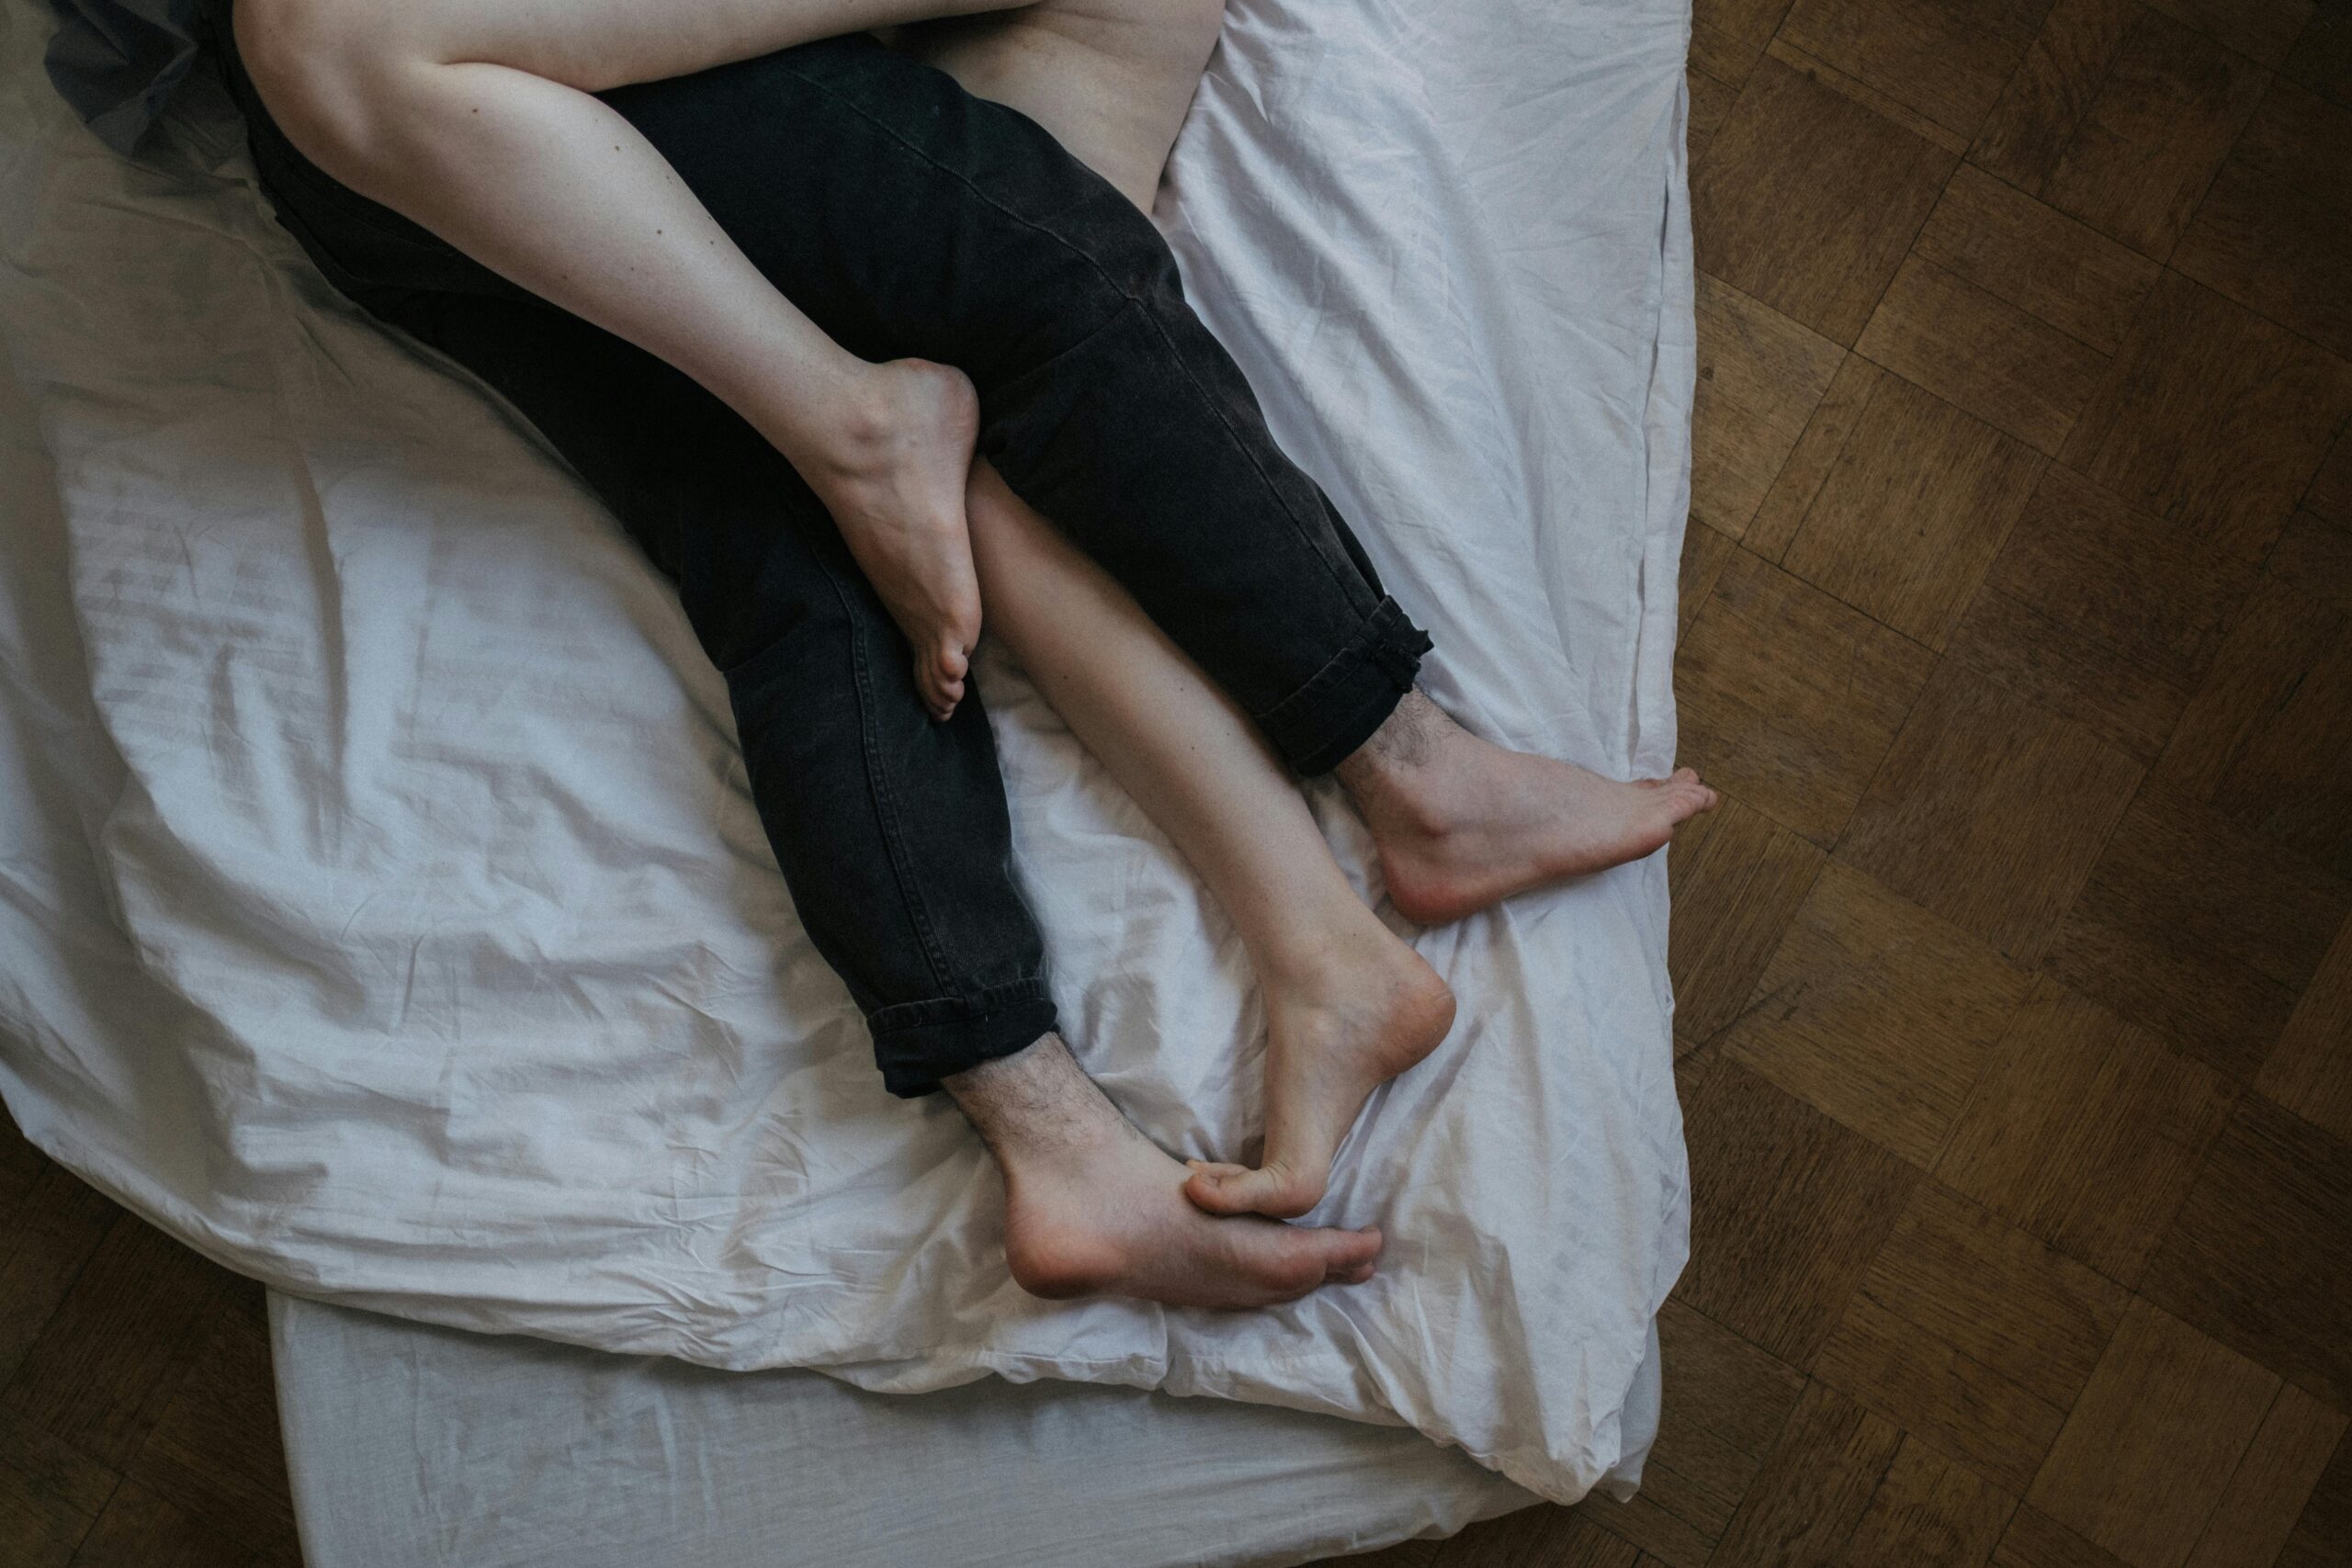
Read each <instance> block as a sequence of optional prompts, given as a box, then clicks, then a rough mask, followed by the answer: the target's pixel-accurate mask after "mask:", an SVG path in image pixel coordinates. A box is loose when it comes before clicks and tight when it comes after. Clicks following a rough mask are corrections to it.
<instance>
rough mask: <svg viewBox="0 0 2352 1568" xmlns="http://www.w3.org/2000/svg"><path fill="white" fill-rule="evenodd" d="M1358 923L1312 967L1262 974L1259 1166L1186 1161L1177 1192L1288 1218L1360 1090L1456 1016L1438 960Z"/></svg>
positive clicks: (1220, 1207) (1315, 1189)
mask: <svg viewBox="0 0 2352 1568" xmlns="http://www.w3.org/2000/svg"><path fill="white" fill-rule="evenodd" d="M1368 913H1369V911H1367V914H1368ZM1365 924H1366V926H1367V927H1368V928H1369V929H1368V930H1367V931H1365V932H1363V934H1362V935H1359V936H1356V937H1354V938H1353V939H1351V940H1350V941H1348V942H1346V943H1345V944H1344V945H1345V946H1346V948H1347V951H1345V952H1335V953H1331V954H1330V955H1329V959H1328V961H1327V962H1326V963H1324V964H1321V965H1319V966H1318V968H1317V971H1316V972H1313V973H1309V974H1306V975H1304V976H1297V977H1293V978H1286V979H1281V980H1276V979H1271V978H1270V979H1269V980H1268V982H1267V985H1266V1019H1267V1032H1266V1144H1265V1149H1264V1152H1263V1155H1262V1157H1261V1163H1260V1165H1259V1167H1258V1168H1257V1169H1255V1170H1252V1169H1250V1168H1249V1167H1247V1166H1239V1165H1226V1164H1221V1163H1216V1162H1212V1161H1205V1160H1194V1161H1192V1162H1190V1163H1191V1165H1192V1167H1193V1175H1192V1178H1191V1179H1189V1180H1188V1181H1186V1182H1185V1183H1184V1195H1185V1196H1186V1197H1188V1198H1190V1199H1191V1200H1192V1201H1193V1202H1195V1203H1198V1204H1199V1205H1200V1206H1201V1207H1202V1208H1204V1209H1205V1210H1207V1211H1208V1212H1209V1213H1213V1214H1239V1213H1251V1212H1255V1213H1261V1214H1272V1215H1275V1216H1277V1217H1279V1218H1283V1219H1288V1218H1290V1217H1292V1216H1294V1215H1297V1214H1303V1213H1306V1211H1307V1210H1309V1209H1312V1208H1313V1207H1315V1205H1316V1204H1317V1203H1318V1202H1320V1201H1322V1199H1323V1190H1324V1188H1325V1187H1326V1186H1327V1185H1328V1184H1329V1181H1330V1178H1331V1160H1332V1158H1333V1156H1336V1155H1338V1153H1339V1152H1340V1142H1341V1141H1342V1140H1344V1139H1345V1138H1346V1137H1347V1135H1348V1129H1349V1128H1350V1127H1351V1126H1353V1125H1354V1124H1355V1120H1356V1115H1357V1113H1358V1112H1359V1111H1362V1110H1363V1102H1364V1100H1366V1099H1368V1098H1369V1097H1370V1096H1371V1094H1372V1091H1373V1090H1374V1089H1377V1088H1378V1087H1379V1086H1380V1085H1382V1084H1384V1083H1385V1082H1387V1081H1388V1080H1389V1079H1390V1078H1393V1077H1396V1076H1397V1074H1399V1073H1401V1072H1404V1071H1405V1070H1406V1069H1407V1068H1408V1067H1410V1066H1413V1065H1414V1064H1415V1063H1417V1062H1419V1061H1420V1059H1421V1058H1422V1057H1424V1056H1426V1055H1429V1054H1430V1052H1432V1051H1434V1050H1436V1049H1437V1047H1438V1043H1439V1042H1440V1041H1442V1040H1443V1039H1444V1038H1445V1034H1446V1031H1447V1030H1449V1029H1451V1028H1453V992H1452V991H1450V990H1448V989H1446V986H1445V982H1444V981H1443V980H1442V979H1440V978H1439V977H1438V974H1437V971H1436V970H1434V969H1432V968H1430V966H1429V964H1427V963H1425V962H1424V961H1423V960H1422V958H1421V955H1420V954H1419V953H1415V952H1414V951H1413V950H1412V949H1411V948H1409V947H1408V946H1406V945H1405V944H1404V943H1403V942H1399V941H1397V938H1396V937H1395V936H1394V935H1392V934H1391V933H1390V932H1389V931H1388V929H1387V928H1386V927H1385V926H1383V925H1381V924H1380V923H1379V921H1377V920H1373V919H1367V921H1366V922H1365Z"/></svg>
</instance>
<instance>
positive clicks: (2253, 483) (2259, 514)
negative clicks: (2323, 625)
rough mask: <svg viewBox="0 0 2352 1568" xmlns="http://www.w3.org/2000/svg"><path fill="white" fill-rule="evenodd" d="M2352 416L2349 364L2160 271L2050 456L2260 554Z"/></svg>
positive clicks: (2178, 520)
mask: <svg viewBox="0 0 2352 1568" xmlns="http://www.w3.org/2000/svg"><path fill="white" fill-rule="evenodd" d="M2346 419H2352V365H2347V364H2346V363H2345V362H2344V361H2343V360H2341V359H2338V358H2337V357H2335V355H2331V354H2329V353H2327V352H2326V351H2325V350H2324V349H2321V348H2317V347H2314V346H2313V345H2312V344H2309V343H2307V342H2305V341H2304V340H2303V339H2301V338H2300V337H2298V336H2296V335H2295V334H2294V333H2290V332H2289V331H2288V330H2287V329H2285V328H2284V327H2280V326H2277V325H2274V324H2273V323H2271V322H2269V321H2264V320H2263V319H2262V318H2261V317H2259V316H2256V314H2255V313H2254V312H2253V311H2251V310H2247V309H2246V308H2245V307H2244V306H2243V305H2240V304H2237V303H2236V302H2235V301H2233V300H2230V299H2224V298H2222V296H2221V295H2219V294H2216V293H2215V292H2213V290H2211V289H2210V288H2206V287H2205V286H2204V285H2202V284H2200V283H2198V282H2196V281H2195V280H2194V279H2191V278H2187V277H2182V276H2179V275H2178V274H2176V273H2166V274H2165V276H2163V278H2162V279H2160V280H2159V281H2158V283H2157V285H2156V287H2155V288H2154V290H2152V291H2151V292H2150V294H2149V296H2148V302H2147V304H2146V305H2145V306H2144V307H2143V309H2142V310H2141V312H2140V315H2139V317H2138V319H2137V320H2136V321H2134V322H2133V325H2132V328H2131V334H2130V335H2129V336H2128V337H2127V338H2126V339H2125V340H2124V344H2123V347H2122V348H2121V350H2120V351H2119V352H2118V353H2117V355H2116V356H2115V359H2114V362H2113V363H2112V364H2110V365H2109V367H2108V372H2107V379H2106V380H2105V381H2104V382H2102V383H2101V384H2100V386H2099V389H2098V391H2096V392H2094V393H2092V394H2091V400H2090V402H2089V403H2088V404H2087V405H2086V407H2085V409H2084V411H2083V414H2082V417H2081V418H2080V419H2078V420H2077V421H2076V422H2075V431H2074V434H2072V435H2071V436H2069V437H2068V438H2067V441H2066V446H2065V449H2064V452H2062V453H2061V454H2060V457H2061V460H2062V461H2064V463H2065V464H2066V466H2067V467H2068V468H2074V469H2075V470H2076V471H2078V472H2080V473H2081V474H2083V475H2084V476H2085V477H2086V478H2088V479H2091V480H2092V481H2093V482H2094V483H2097V484H2099V485H2102V486H2104V487H2106V488H2107V489H2108V490H2110V491H2114V492H2115V493H2116V494H2117V495H2119V496H2120V497H2122V498H2123V500H2124V501H2126V502H2129V503H2130V504H2131V505H2133V506H2135V507H2138V508H2139V509H2140V510H2141V511H2143V512H2147V513H2154V515H2156V516H2158V517H2162V518H2165V519H2166V520H2167V521H2170V522H2172V523H2174V524H2176V525H2178V526H2179V527H2181V528H2182V529H2184V530H2186V531H2188V532H2190V533H2194V534H2197V535H2200V536H2208V537H2211V538H2212V539H2214V540H2215V541H2217V542H2218V543H2220V544H2221V545H2222V547H2225V548H2228V549H2231V550H2234V551H2235V552H2236V553H2237V554H2239V555H2241V556H2243V557H2245V558H2246V559H2248V560H2251V561H2259V560H2260V559H2261V558H2262V557H2263V556H2264V554H2266V553H2267V551H2268V550H2269V548H2270V546H2271V543H2272V541H2274V540H2276V539H2277V538H2278V532H2279V530H2280V529H2281V528H2283V527H2284V526H2285V525H2286V522H2287V519H2288V517H2289V516H2290V514H2291V513H2293V512H2294V510H2295V503H2296V501H2297V499H2298V498H2299V497H2301V495H2302V493H2303V491H2304V489H2305V487H2306V486H2307V485H2309V484H2310V482H2311V479H2312V474H2313V472H2314V471H2315V470H2316V469H2317V468H2318V467H2319V463H2320V459H2321V458H2322V457H2323V456H2324V455H2325V453H2326V451H2327V448H2328V445H2329V443H2330V441H2331V440H2333V439H2334V437H2335V433H2336V431H2337V430H2339V429H2340V428H2342V427H2343V424H2344V423H2345V421H2346Z"/></svg>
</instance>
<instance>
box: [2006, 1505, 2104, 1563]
mask: <svg viewBox="0 0 2352 1568" xmlns="http://www.w3.org/2000/svg"><path fill="white" fill-rule="evenodd" d="M1993 1568H2129V1565H2128V1564H2126V1563H2125V1562H2122V1560H2121V1559H2120V1558H2117V1557H2114V1556H2111V1555H2110V1554H2109V1553H2107V1552H2104V1551H2100V1550H2099V1549H2098V1547H2096V1546H2093V1545H2092V1544H2091V1543H2090V1542H2089V1541H2086V1540H2084V1539H2083V1538H2082V1537H2081V1536H2078V1535H2076V1534H2075V1532H2074V1531H2073V1530H2070V1529H2067V1528H2066V1527H2065V1526H2064V1525H2062V1524H2058V1523H2056V1522H2054V1521H2053V1520H2052V1519H2050V1518H2049V1517H2046V1516H2044V1515H2041V1514H2038V1513H2036V1512H2034V1511H2033V1509H2032V1508H2031V1507H2030V1506H2027V1505H2025V1504H2019V1505H2018V1511H2017V1513H2016V1515H2015V1516H2014V1517H2011V1518H2010V1520H2009V1528H2008V1529H2007V1532H2006V1533H2005V1534H2003V1536H2002V1537H2001V1544H2000V1546H1999V1547H1998V1548H1996V1550H1995V1551H1994V1553H1993Z"/></svg>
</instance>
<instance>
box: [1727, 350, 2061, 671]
mask: <svg viewBox="0 0 2352 1568" xmlns="http://www.w3.org/2000/svg"><path fill="white" fill-rule="evenodd" d="M2042 465H2043V458H2042V457H2041V454H2039V453H2037V452H2035V451H2034V450H2033V449H2032V448H2031V447H2030V446H2027V445H2026V444H2025V443H2023V442H2021V441H2019V440H2018V439H2016V438H2015V437H2014V436H2009V435H2005V434H2002V433H2001V432H1999V431H1997V430H1996V429H1994V428H1993V427H1992V426H1991V425H1989V424H1986V423H1985V422H1984V421H1983V420H1980V419H1977V418H1976V417H1974V416H1973V415H1972V414H1968V413H1965V412H1962V411H1961V410H1960V409H1957V408H1955V407H1953V406H1952V405H1951V404H1950V403H1948V402H1946V401H1944V400H1942V399H1941V398H1939V397H1936V396H1934V395H1933V394H1932V393H1929V392H1927V391H1924V390H1922V389H1919V388H1917V387H1916V386H1913V385H1912V384H1911V383H1910V382H1908V381H1905V380H1904V379H1902V378H1899V377H1893V376H1889V377H1886V378H1883V379H1882V380H1881V381H1880V382H1879V384H1878V385H1877V387H1876V388H1875V389H1874V390H1873V391H1872V393H1871V398H1870V400H1869V402H1868V403H1867V404H1866V405H1865V406H1864V407H1863V409H1862V410H1861V412H1860V414H1859V415H1858V416H1857V417H1856V418H1855V420H1854V422H1853V425H1852V427H1851V429H1850V430H1849V432H1848V433H1847V434H1846V439H1845V442H1844V444H1843V446H1842V447H1841V448H1840V449H1839V451H1838V456H1837V459H1836V461H1835V462H1834V463H1833V464H1832V465H1831V466H1830V468H1829V469H1828V472H1827V474H1826V476H1825V477H1824V479H1823V480H1822V483H1821V486H1820V488H1819V490H1818V491H1816V492H1815V494H1814V496H1813V498H1812V502H1811V504H1810V505H1809V506H1807V507H1806V509H1805V513H1804V522H1803V524H1802V525H1801V526H1800V527H1799V529H1798V531H1797V534H1796V536H1795V538H1794V539H1793V540H1792V541H1791V542H1790V545H1789V547H1788V549H1787V551H1786V552H1785V553H1784V554H1783V555H1782V556H1781V565H1782V566H1784V567H1786V568H1787V569H1788V570H1790V571H1792V572H1793V573H1795V574H1796V575H1797V576H1799V577H1802V578H1804V580H1805V581H1808V582H1810V583H1812V584H1813V585H1814V586H1815V587H1817V588H1820V589H1822V590H1823V591H1824V592H1828V593H1831V594H1834V595H1836V596H1837V597H1838V598H1840V599H1843V600H1844V601H1845V602H1846V603H1848V604H1851V605H1853V606H1854V607H1855V608H1856V609H1858V610H1860V611H1862V612H1863V613H1864V614H1866V615H1870V616H1871V617H1872V618H1874V619H1876V620H1879V621H1883V622H1884V623H1885V624H1886V625H1888V626H1892V627H1894V629H1895V630H1896V631H1899V632H1901V633H1902V634H1903V635H1904V636H1905V637H1910V638H1912V639H1913V640H1914V641H1917V642H1920V643H1924V644H1926V645H1927V646H1928V647H1929V648H1936V649H1940V648H1941V647H1943V645H1944V639H1945V637H1947V636H1948V635H1949V634H1950V632H1951V628H1952V625H1953V623H1955V622H1956V621H1958V620H1959V618H1960V614H1961V611H1962V609H1964V608H1965V607H1966V606H1967V604H1968V602H1969V600H1970V598H1971V597H1973V595H1974V594H1975V592H1976V589H1977V585H1978V584H1979V583H1981V582H1983V581H1984V580H1985V571H1986V570H1987V569H1988V568H1989V567H1991V565H1992V564H1993V558H1994V557H1995V556H1996V555H1998V554H1999V553H2000V549H2001V544H2002V541H2003V540H2004V539H2005V538H2007V536H2008V533H2009V529H2010V528H2011V526H2013V525H2015V524H2016V522H2017V520H2018V516H2019V515H2020V514H2021V513H2023V512H2024V510H2025V504H2026V502H2027V501H2028V500H2029V499H2030V497H2031V496H2032V494H2033V488H2034V484H2035V481H2036V480H2037V479H2040V477H2041V468H2042ZM1768 503H1769V498H1768Z"/></svg>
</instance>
